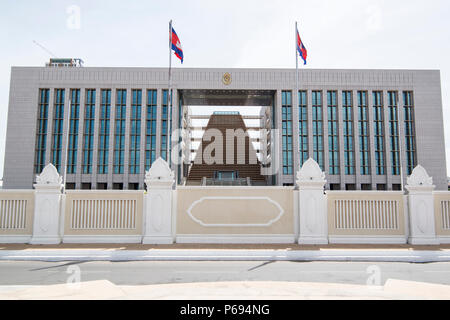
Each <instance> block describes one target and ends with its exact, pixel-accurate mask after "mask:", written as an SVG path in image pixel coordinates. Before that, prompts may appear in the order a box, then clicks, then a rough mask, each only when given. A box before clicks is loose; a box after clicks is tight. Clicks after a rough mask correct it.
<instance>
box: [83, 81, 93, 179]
mask: <svg viewBox="0 0 450 320" xmlns="http://www.w3.org/2000/svg"><path fill="white" fill-rule="evenodd" d="M94 122H95V89H87V90H86V104H85V108H84V138H83V139H84V144H83V174H91V173H92V158H93V151H94Z"/></svg>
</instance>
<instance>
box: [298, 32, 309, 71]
mask: <svg viewBox="0 0 450 320" xmlns="http://www.w3.org/2000/svg"><path fill="white" fill-rule="evenodd" d="M297 51H298V54H299V55H300V57H301V58H302V59H303V61H304V62H305V64H306V58H307V57H308V51H307V50H306V48H305V46H304V44H303V41H302V39H301V38H300V34H299V33H298V30H297Z"/></svg>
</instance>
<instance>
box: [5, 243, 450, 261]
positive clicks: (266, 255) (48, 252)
mask: <svg viewBox="0 0 450 320" xmlns="http://www.w3.org/2000/svg"><path fill="white" fill-rule="evenodd" d="M0 260H7V261H358V262H362V261H364V262H367V261H368V262H410V263H424V262H450V246H448V245H447V246H408V245H403V246H398V245H386V246H381V245H328V246H300V245H180V244H175V245H166V246H163V245H161V246H149V245H73V244H70V245H69V244H62V245H57V246H48V245H45V246H30V245H0Z"/></svg>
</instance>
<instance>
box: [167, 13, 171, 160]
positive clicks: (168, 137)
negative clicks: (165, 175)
mask: <svg viewBox="0 0 450 320" xmlns="http://www.w3.org/2000/svg"><path fill="white" fill-rule="evenodd" d="M167 99H168V103H169V104H168V106H167V140H166V142H167V146H166V147H167V148H166V149H167V150H166V152H167V153H166V160H167V161H168V163H169V167H170V168H171V169H172V161H171V158H170V140H171V134H170V131H171V130H172V128H171V124H172V20H170V22H169V90H168V91H167Z"/></svg>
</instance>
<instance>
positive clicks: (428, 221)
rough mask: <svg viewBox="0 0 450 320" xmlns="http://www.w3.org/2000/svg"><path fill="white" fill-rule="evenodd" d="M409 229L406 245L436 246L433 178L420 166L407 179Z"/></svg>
mask: <svg viewBox="0 0 450 320" xmlns="http://www.w3.org/2000/svg"><path fill="white" fill-rule="evenodd" d="M405 188H406V190H408V208H409V229H410V236H409V239H408V243H410V244H414V245H436V244H439V240H438V238H437V237H436V227H435V217H434V199H433V190H434V188H435V186H434V185H433V178H432V177H430V176H429V175H428V173H427V171H426V170H425V169H424V168H423V167H422V166H420V165H419V166H417V167H416V168H415V169H414V171H413V172H412V174H411V176H409V177H408V179H407V185H406V186H405Z"/></svg>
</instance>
